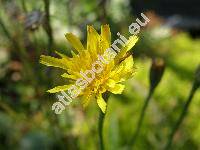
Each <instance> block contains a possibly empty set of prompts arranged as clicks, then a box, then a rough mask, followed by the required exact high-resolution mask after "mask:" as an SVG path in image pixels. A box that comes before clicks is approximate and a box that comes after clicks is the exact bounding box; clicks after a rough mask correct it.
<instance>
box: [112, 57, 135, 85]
mask: <svg viewBox="0 0 200 150" xmlns="http://www.w3.org/2000/svg"><path fill="white" fill-rule="evenodd" d="M133 72H134V62H133V57H132V56H129V57H128V58H126V59H125V60H124V61H122V62H121V63H120V64H119V65H117V66H115V69H114V70H113V71H112V72H111V74H110V78H111V79H113V80H115V81H117V82H121V81H124V80H125V79H127V78H129V77H130V76H131V75H132V74H133Z"/></svg>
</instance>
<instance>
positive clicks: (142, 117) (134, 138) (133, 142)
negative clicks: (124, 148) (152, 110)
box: [131, 88, 154, 146]
mask: <svg viewBox="0 0 200 150" xmlns="http://www.w3.org/2000/svg"><path fill="white" fill-rule="evenodd" d="M153 92H154V90H153V88H150V90H149V93H148V95H147V97H146V99H145V102H144V105H143V107H142V111H141V114H140V117H139V120H138V123H137V128H136V130H135V133H134V134H133V137H132V138H131V145H132V146H133V145H134V144H135V143H136V140H137V137H138V135H139V133H140V129H141V127H142V123H143V120H144V117H145V113H146V110H147V107H148V105H149V102H150V99H151V97H152V95H153Z"/></svg>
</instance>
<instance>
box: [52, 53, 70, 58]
mask: <svg viewBox="0 0 200 150" xmlns="http://www.w3.org/2000/svg"><path fill="white" fill-rule="evenodd" d="M55 53H56V54H57V55H59V56H60V57H61V58H65V59H67V60H70V58H69V57H68V56H66V55H64V54H62V53H60V52H58V51H55Z"/></svg>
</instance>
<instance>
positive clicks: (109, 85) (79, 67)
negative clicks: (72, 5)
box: [40, 25, 138, 113]
mask: <svg viewBox="0 0 200 150" xmlns="http://www.w3.org/2000/svg"><path fill="white" fill-rule="evenodd" d="M65 36H66V38H67V40H68V41H69V42H70V44H71V45H72V47H73V48H74V49H75V52H74V51H72V57H68V56H66V55H64V54H61V53H59V52H56V53H57V54H58V55H59V56H60V57H61V58H54V57H51V56H44V55H41V57H40V63H42V64H44V65H47V66H53V67H58V68H61V69H64V70H66V73H64V74H62V75H61V76H62V77H63V78H67V79H69V80H68V81H70V83H69V84H66V85H62V86H57V87H55V88H53V89H50V90H48V92H50V93H57V92H61V91H66V90H69V88H70V86H72V85H73V84H75V83H77V82H78V80H79V79H82V83H79V85H80V84H81V85H80V87H78V88H77V89H78V91H79V92H78V93H76V94H75V96H74V97H76V96H81V97H82V98H83V105H84V106H87V105H88V104H89V102H90V100H91V99H92V98H93V97H95V98H96V100H97V104H98V106H99V107H100V109H101V110H102V112H104V113H105V111H106V102H105V101H104V99H103V98H102V94H103V93H105V92H106V91H109V92H111V93H114V94H121V93H122V91H123V90H124V85H123V84H122V82H123V81H125V80H126V79H128V78H130V77H131V76H132V75H133V73H134V71H135V69H134V63H133V58H132V56H131V55H129V56H127V52H128V51H130V49H131V48H132V47H133V46H134V45H135V43H136V42H137V40H138V38H137V37H136V36H131V37H130V38H129V39H128V40H127V41H126V43H125V42H124V43H125V44H124V45H123V46H121V48H120V50H119V49H118V50H117V51H116V50H115V51H111V50H112V49H111V48H110V47H111V46H113V45H111V32H110V28H109V25H102V26H101V34H100V35H99V34H98V33H97V31H96V30H95V29H94V28H93V27H92V26H88V27H87V47H86V48H85V47H84V46H83V45H82V43H81V41H80V40H79V39H78V38H77V37H76V36H75V35H73V34H72V33H68V34H66V35H65ZM118 44H119V43H118ZM109 48H110V49H109ZM100 56H101V57H100ZM95 62H96V63H95ZM97 62H98V63H97ZM100 62H101V63H100ZM94 63H95V64H94ZM102 65H103V66H102ZM97 66H98V67H97ZM91 68H93V69H96V72H98V73H96V74H95V78H94V76H93V77H92V75H94V74H90V76H88V78H90V79H91V78H92V79H93V80H92V81H83V76H82V74H81V73H80V72H82V73H84V71H86V70H91ZM102 68H103V69H102ZM97 70H98V71H97ZM79 81H80V80H79ZM84 83H85V84H84ZM72 97H73V96H72Z"/></svg>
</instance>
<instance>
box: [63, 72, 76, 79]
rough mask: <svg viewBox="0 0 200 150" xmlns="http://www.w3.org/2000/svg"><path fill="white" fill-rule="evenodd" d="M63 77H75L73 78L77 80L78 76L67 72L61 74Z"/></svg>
mask: <svg viewBox="0 0 200 150" xmlns="http://www.w3.org/2000/svg"><path fill="white" fill-rule="evenodd" d="M61 76H62V77H63V78H68V79H73V80H76V79H77V77H76V76H75V75H71V74H67V73H64V74H62V75H61Z"/></svg>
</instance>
